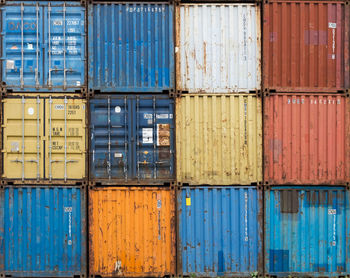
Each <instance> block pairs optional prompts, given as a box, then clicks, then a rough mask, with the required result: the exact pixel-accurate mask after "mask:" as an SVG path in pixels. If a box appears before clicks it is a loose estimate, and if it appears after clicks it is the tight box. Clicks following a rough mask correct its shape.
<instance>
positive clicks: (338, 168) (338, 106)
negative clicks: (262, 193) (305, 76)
mask: <svg viewBox="0 0 350 278" xmlns="http://www.w3.org/2000/svg"><path fill="white" fill-rule="evenodd" d="M264 114H265V116H264V120H265V121H264V152H265V154H264V166H265V167H264V169H265V170H264V171H265V175H264V179H265V181H267V182H268V183H270V184H276V185H278V184H286V183H289V184H344V183H346V181H348V180H349V173H350V165H349V164H350V143H349V138H350V127H349V120H348V119H349V117H350V103H349V99H348V98H347V97H345V96H341V95H339V96H335V95H334V94H333V95H332V94H328V95H327V94H323V95H307V94H295V93H293V94H283V95H282V94H281V95H273V96H272V95H271V96H269V97H266V98H264Z"/></svg>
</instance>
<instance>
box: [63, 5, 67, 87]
mask: <svg viewBox="0 0 350 278" xmlns="http://www.w3.org/2000/svg"><path fill="white" fill-rule="evenodd" d="M66 72H67V69H66V2H63V89H64V90H65V89H66V87H67V80H66Z"/></svg>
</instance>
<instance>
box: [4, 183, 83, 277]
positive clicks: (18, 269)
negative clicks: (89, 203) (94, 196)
mask: <svg viewBox="0 0 350 278" xmlns="http://www.w3.org/2000/svg"><path fill="white" fill-rule="evenodd" d="M85 209H86V195H85V192H84V190H82V189H81V188H79V187H60V186H55V187H38V186H28V187H23V186H18V187H10V186H9V187H5V188H2V189H1V190H0V242H1V248H0V272H1V276H3V277H13V276H14V277H20V276H22V277H73V276H74V275H76V276H74V277H84V275H86V263H85V261H86V233H85V230H86V226H85V222H86V219H85Z"/></svg>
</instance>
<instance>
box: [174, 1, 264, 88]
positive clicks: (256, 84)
mask: <svg viewBox="0 0 350 278" xmlns="http://www.w3.org/2000/svg"><path fill="white" fill-rule="evenodd" d="M177 8H178V12H177V18H176V22H178V25H177V31H176V32H177V33H176V45H177V48H176V51H177V53H178V54H177V55H178V57H177V65H176V78H177V88H178V89H179V90H183V91H188V92H190V93H200V92H202V93H203V92H206V93H230V92H248V91H250V90H254V91H255V90H260V80H261V76H260V75H261V64H260V40H261V38H260V32H261V30H260V8H259V6H258V5H256V4H181V5H179V6H178V7H177Z"/></svg>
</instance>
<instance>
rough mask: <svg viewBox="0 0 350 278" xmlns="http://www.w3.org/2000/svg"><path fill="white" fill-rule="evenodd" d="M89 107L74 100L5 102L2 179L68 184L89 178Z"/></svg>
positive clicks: (42, 98)
mask: <svg viewBox="0 0 350 278" xmlns="http://www.w3.org/2000/svg"><path fill="white" fill-rule="evenodd" d="M85 106H86V101H85V100H84V99H81V98H72V97H68V96H64V97H63V96H62V97H55V96H51V95H47V96H44V95H37V96H33V97H28V96H18V97H16V96H14V97H8V98H3V99H2V140H3V142H2V156H3V160H2V161H3V163H2V164H3V165H2V171H3V172H2V177H3V178H4V179H6V180H11V182H15V180H17V182H19V183H24V182H29V183H31V182H33V180H35V182H37V183H38V182H44V181H49V182H52V181H53V180H60V181H61V182H65V183H68V182H69V180H70V182H76V181H77V180H82V179H84V178H86V166H85V165H86V158H87V155H86V142H85V140H86V132H87V131H86V108H85Z"/></svg>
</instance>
